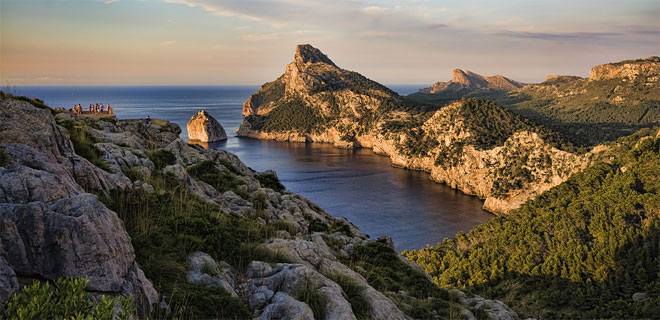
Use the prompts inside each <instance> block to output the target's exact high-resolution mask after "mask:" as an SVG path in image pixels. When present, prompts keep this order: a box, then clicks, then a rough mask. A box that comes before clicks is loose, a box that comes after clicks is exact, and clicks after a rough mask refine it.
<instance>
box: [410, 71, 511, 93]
mask: <svg viewBox="0 0 660 320" xmlns="http://www.w3.org/2000/svg"><path fill="white" fill-rule="evenodd" d="M522 87H523V84H522V83H520V82H518V81H515V80H511V79H509V78H507V77H504V76H501V75H495V76H492V77H484V76H482V75H479V74H476V73H474V72H471V71H467V70H461V69H455V70H454V72H453V77H452V80H450V81H447V82H442V81H439V82H436V83H434V84H433V85H432V86H431V87H430V88H425V89H422V90H420V91H421V92H424V93H440V92H444V91H458V90H462V89H469V90H476V89H493V90H504V91H511V90H516V89H520V88H522Z"/></svg>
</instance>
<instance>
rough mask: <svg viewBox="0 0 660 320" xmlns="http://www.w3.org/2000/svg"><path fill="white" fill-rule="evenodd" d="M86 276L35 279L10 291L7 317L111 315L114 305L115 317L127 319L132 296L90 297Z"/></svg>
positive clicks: (44, 317)
mask: <svg viewBox="0 0 660 320" xmlns="http://www.w3.org/2000/svg"><path fill="white" fill-rule="evenodd" d="M88 283H89V280H87V279H84V278H80V279H76V278H60V279H57V280H55V282H54V283H53V284H52V285H51V283H49V282H41V281H38V280H35V281H34V282H33V283H32V285H30V286H26V287H24V288H23V289H22V290H21V291H19V292H17V293H14V294H13V295H12V296H11V298H10V299H9V302H8V304H7V311H6V315H7V317H8V318H9V319H101V320H104V319H107V320H110V319H113V308H114V307H115V305H118V306H119V308H120V310H119V312H118V313H117V317H118V318H119V319H122V320H124V319H130V318H131V316H133V315H134V313H135V307H134V303H133V299H132V297H131V298H128V297H120V298H110V297H109V296H106V295H104V296H102V297H101V299H100V300H97V299H93V298H92V297H91V296H90V295H89V294H88V293H86V292H85V287H86V286H87V284H88Z"/></svg>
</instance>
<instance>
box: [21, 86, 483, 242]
mask: <svg viewBox="0 0 660 320" xmlns="http://www.w3.org/2000/svg"><path fill="white" fill-rule="evenodd" d="M389 87H390V88H391V89H392V90H394V91H396V92H398V93H399V94H402V95H406V94H410V93H413V92H416V91H417V90H418V89H419V88H421V87H423V86H422V85H419V86H411V85H406V86H397V85H392V86H389ZM258 88H259V86H158V87H147V86H139V87H122V86H112V87H108V86H106V87H94V86H78V87H73V86H66V87H61V86H44V87H16V88H14V91H15V94H18V95H25V96H29V97H31V98H39V99H42V100H44V102H45V103H46V104H47V105H49V106H51V107H64V108H67V109H68V108H71V107H72V106H73V105H75V104H80V105H82V106H83V108H86V107H87V106H88V105H89V104H96V103H103V104H104V105H106V104H110V105H111V106H112V107H113V108H114V110H115V114H116V116H117V118H119V119H137V118H146V117H147V116H149V117H151V118H158V119H165V120H168V121H171V122H174V123H176V124H178V125H179V126H180V127H181V128H182V133H181V138H182V139H184V140H186V141H187V140H188V135H187V132H186V123H187V121H188V120H189V119H190V117H191V116H192V115H193V114H195V113H197V112H198V111H199V110H202V109H203V110H206V111H207V112H209V113H210V114H211V115H212V116H213V117H214V118H216V119H217V120H218V121H219V122H220V123H221V124H222V126H223V127H224V128H225V131H226V132H227V135H228V139H227V141H223V142H220V143H214V144H211V145H210V147H213V148H218V149H223V150H227V151H229V152H232V153H234V154H236V155H237V156H238V157H239V158H240V159H241V160H242V161H243V162H244V163H245V164H246V165H248V166H249V167H251V168H253V169H255V170H258V171H264V170H274V171H275V172H277V175H278V176H279V178H280V180H281V181H282V183H283V184H284V185H285V186H286V188H287V189H288V190H291V191H293V192H295V193H298V194H301V195H303V196H305V197H307V198H308V199H310V200H311V201H313V202H314V203H316V204H318V205H319V206H320V207H322V208H323V209H325V210H326V211H327V212H329V213H331V214H332V215H334V216H336V217H345V218H347V219H348V220H349V221H351V222H352V223H353V224H355V225H356V226H357V227H358V228H360V229H361V230H362V231H363V232H365V233H367V234H369V235H370V236H371V237H372V238H376V237H379V236H380V235H387V236H389V237H391V238H392V239H393V240H394V244H395V247H396V249H398V250H405V249H416V248H421V247H425V246H426V245H431V246H433V245H435V244H436V243H437V242H439V241H442V240H443V239H444V238H447V237H453V236H455V235H456V233H458V232H460V231H463V232H468V231H469V230H470V229H471V228H472V227H474V226H476V225H478V224H481V223H483V222H485V221H486V220H488V219H490V218H492V217H494V216H493V215H492V214H490V213H488V212H486V211H484V210H483V209H482V206H483V201H482V200H480V199H479V198H477V197H474V196H468V195H465V194H463V193H461V192H460V191H457V190H454V189H451V188H449V187H447V186H445V185H443V184H438V183H435V182H433V181H431V180H429V177H428V174H426V173H424V172H419V171H412V170H406V169H400V168H394V167H392V166H391V165H390V163H389V159H388V158H387V157H383V156H379V155H376V154H374V153H373V152H371V151H370V150H368V149H356V150H346V149H337V148H334V147H332V146H331V145H328V144H323V143H290V142H276V141H262V140H257V139H251V138H241V137H237V136H236V134H235V132H236V129H238V126H239V125H240V123H241V121H242V115H241V109H242V104H243V102H244V101H245V100H246V99H247V98H248V97H249V96H250V95H251V94H252V93H253V92H255V91H256V90H257V89H258Z"/></svg>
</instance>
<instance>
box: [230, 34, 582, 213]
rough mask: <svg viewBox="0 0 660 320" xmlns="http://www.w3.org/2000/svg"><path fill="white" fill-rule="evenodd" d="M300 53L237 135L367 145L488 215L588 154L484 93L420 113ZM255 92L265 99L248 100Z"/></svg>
mask: <svg viewBox="0 0 660 320" xmlns="http://www.w3.org/2000/svg"><path fill="white" fill-rule="evenodd" d="M301 50H302V51H305V50H309V46H308V45H305V46H299V48H298V49H297V50H296V56H295V57H294V62H293V63H291V64H289V65H288V66H287V68H286V72H285V74H284V75H283V76H281V77H280V78H279V79H278V80H276V83H278V85H277V86H278V87H280V88H283V89H282V91H281V94H273V95H267V96H264V94H266V93H268V92H269V90H271V89H272V88H273V87H274V85H273V83H268V84H266V85H264V86H263V87H262V89H260V90H259V91H258V92H257V93H255V95H253V96H252V97H251V98H250V99H248V101H247V102H246V103H245V105H244V109H243V112H244V114H248V116H247V117H245V119H244V121H243V124H242V125H241V127H240V128H239V130H238V133H239V135H242V136H249V137H255V138H260V139H275V140H283V141H295V142H308V141H313V142H326V143H332V144H334V145H335V146H337V147H343V148H353V147H366V148H371V149H373V150H374V152H376V153H379V154H382V155H385V156H388V157H389V158H390V159H391V161H392V164H393V165H395V166H400V167H404V168H409V169H415V170H423V171H426V172H429V173H430V175H431V179H433V180H435V181H437V182H442V183H446V184H447V185H449V186H451V187H453V188H457V189H460V190H462V191H463V192H465V193H468V194H473V195H477V196H479V197H482V198H484V199H486V203H485V208H486V209H487V210H490V211H492V212H495V213H506V212H508V211H509V210H511V209H514V208H517V207H519V206H520V205H521V204H522V203H524V202H525V201H526V200H528V199H530V198H533V197H534V196H536V195H538V194H540V193H541V192H543V191H545V190H547V189H549V188H551V187H552V186H555V185H557V184H559V183H561V182H562V181H565V180H566V179H567V178H568V177H569V176H570V175H571V174H572V173H574V172H576V171H578V170H580V169H581V168H583V167H584V166H586V165H587V163H588V162H589V160H588V159H589V157H591V155H590V154H587V155H577V154H574V153H571V152H567V151H563V150H560V149H559V148H558V146H560V145H561V139H559V138H558V137H557V136H556V135H555V134H553V133H552V132H549V131H548V130H545V129H543V128H539V127H536V126H534V125H533V124H531V123H530V122H528V121H526V120H524V119H522V118H520V117H517V116H515V115H514V114H512V113H511V112H508V111H507V110H504V109H502V108H500V107H498V106H496V105H494V104H492V103H489V102H486V101H484V100H479V99H473V100H463V101H458V102H455V103H454V104H451V105H449V106H446V107H444V108H441V109H439V110H437V111H425V110H426V108H425V107H424V106H423V105H420V104H414V103H411V102H409V101H407V100H405V99H403V98H402V97H399V96H398V95H397V94H396V93H394V92H391V91H390V90H388V89H387V88H384V87H383V86H382V85H380V84H378V83H375V82H373V81H371V80H369V79H366V78H364V77H362V76H360V75H358V74H356V73H354V72H350V71H346V70H343V69H340V68H338V67H337V66H336V65H334V63H331V62H330V63H327V61H329V60H323V61H319V62H313V63H306V64H300V63H298V62H297V61H299V60H301V59H300V58H299V55H300V52H301ZM462 74H465V75H466V76H467V77H473V76H472V75H470V74H468V73H462ZM459 78H460V77H459ZM356 79H357V80H356ZM478 79H479V78H478ZM358 80H359V81H358ZM482 80H483V79H482ZM461 81H462V80H461ZM465 81H468V80H465ZM465 81H463V82H465ZM484 81H485V80H484ZM483 84H484V85H485V84H486V82H484V83H483ZM284 88H287V89H286V90H284ZM255 96H256V97H259V99H262V100H263V99H264V98H267V100H268V101H269V102H268V103H264V104H262V105H260V104H255V103H254V102H255V101H256V99H255ZM262 106H263V109H262Z"/></svg>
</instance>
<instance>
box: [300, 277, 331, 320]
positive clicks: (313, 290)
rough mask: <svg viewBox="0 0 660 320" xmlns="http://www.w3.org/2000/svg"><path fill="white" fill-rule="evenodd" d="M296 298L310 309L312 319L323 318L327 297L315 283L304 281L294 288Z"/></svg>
mask: <svg viewBox="0 0 660 320" xmlns="http://www.w3.org/2000/svg"><path fill="white" fill-rule="evenodd" d="M294 296H295V298H296V300H298V301H300V302H304V303H305V304H307V305H308V306H309V308H310V309H312V312H313V313H314V319H325V306H326V304H327V302H328V301H327V298H326V297H325V296H324V295H323V294H322V293H321V292H320V291H319V289H318V288H317V286H316V284H314V283H310V282H306V283H305V284H303V285H301V286H300V287H298V288H296V290H295V292H294Z"/></svg>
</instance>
